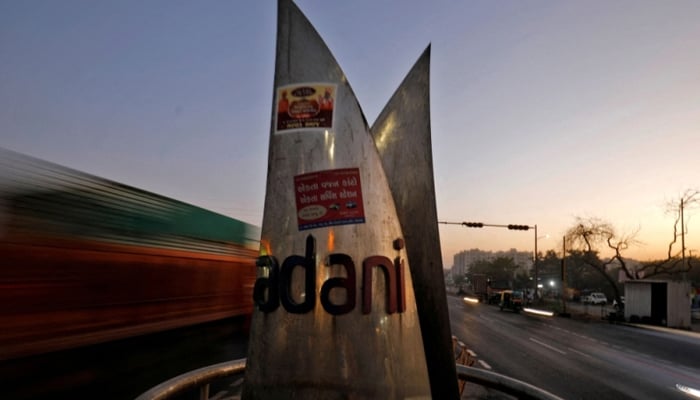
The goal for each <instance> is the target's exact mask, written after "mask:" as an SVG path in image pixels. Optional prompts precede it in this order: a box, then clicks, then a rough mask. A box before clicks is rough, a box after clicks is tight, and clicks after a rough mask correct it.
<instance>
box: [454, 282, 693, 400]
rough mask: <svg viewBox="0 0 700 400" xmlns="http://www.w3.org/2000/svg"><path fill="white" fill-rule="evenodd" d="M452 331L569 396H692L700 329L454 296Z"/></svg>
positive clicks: (499, 363)
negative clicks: (550, 312)
mask: <svg viewBox="0 0 700 400" xmlns="http://www.w3.org/2000/svg"><path fill="white" fill-rule="evenodd" d="M448 305H449V308H450V321H451V325H452V332H453V334H454V335H455V336H457V337H458V338H459V339H460V340H461V341H462V342H464V343H465V344H466V345H467V347H468V348H470V349H471V350H472V351H474V352H475V353H476V354H477V358H478V363H477V365H476V366H477V367H480V368H486V369H492V370H493V371H494V372H497V373H500V374H504V375H507V376H510V377H513V378H516V379H519V380H521V381H524V382H527V383H530V384H533V385H535V386H538V387H541V388H543V389H545V390H547V391H549V392H551V393H553V394H556V395H558V396H560V397H562V398H565V399H686V400H687V399H689V398H692V397H689V396H688V394H686V393H683V392H681V391H680V390H679V389H678V388H677V386H676V385H677V384H678V385H683V386H686V387H691V388H695V389H700V335H699V334H698V333H691V332H685V331H671V330H666V329H658V330H653V329H641V328H638V327H632V326H626V325H619V324H610V323H607V322H603V321H601V320H600V319H596V318H592V319H591V318H589V319H577V318H573V319H567V318H549V317H542V316H534V315H531V314H526V313H513V312H508V311H499V309H498V307H495V306H489V305H485V304H465V303H464V302H463V301H462V299H461V298H460V297H454V296H448Z"/></svg>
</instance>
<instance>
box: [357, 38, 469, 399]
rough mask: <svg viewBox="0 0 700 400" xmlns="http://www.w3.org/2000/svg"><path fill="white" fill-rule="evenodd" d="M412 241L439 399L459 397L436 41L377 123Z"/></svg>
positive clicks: (374, 129)
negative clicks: (437, 136) (440, 216)
mask: <svg viewBox="0 0 700 400" xmlns="http://www.w3.org/2000/svg"><path fill="white" fill-rule="evenodd" d="M371 132H372V136H373V137H374V141H375V144H376V146H377V149H378V151H379V155H380V157H381V159H382V165H383V166H384V171H385V172H386V175H387V179H388V181H389V187H390V188H391V193H392V195H393V197H394V202H395V204H396V210H397V212H398V215H399V220H400V221H401V228H402V230H403V232H404V238H405V240H406V250H407V252H408V261H409V264H410V266H411V275H412V277H413V288H414V291H415V295H416V304H417V307H418V316H419V319H420V325H421V331H422V336H423V346H424V348H425V355H426V361H427V363H428V373H429V376H430V387H431V391H432V396H433V398H435V399H449V398H452V399H457V398H459V387H458V385H457V371H456V368H455V361H454V354H453V350H452V335H451V329H450V320H449V313H448V310H447V293H446V291H445V279H444V273H443V270H442V261H441V255H440V236H439V231H438V224H437V210H436V205H435V184H434V177H433V158H432V146H431V132H430V46H428V47H427V48H426V49H425V51H424V52H423V54H422V55H421V56H420V57H419V59H418V61H416V63H415V64H414V66H413V68H412V69H411V71H410V72H409V73H408V75H407V76H406V78H404V80H403V82H402V83H401V85H399V87H398V89H397V90H396V92H395V93H394V95H393V96H392V97H391V100H389V102H388V103H387V105H386V107H384V110H382V112H381V114H380V115H379V117H378V118H377V120H376V121H375V122H374V124H373V125H372V128H371Z"/></svg>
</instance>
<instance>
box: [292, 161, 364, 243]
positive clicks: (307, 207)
mask: <svg viewBox="0 0 700 400" xmlns="http://www.w3.org/2000/svg"><path fill="white" fill-rule="evenodd" d="M294 192H295V197H296V206H297V223H298V225H299V230H300V231H303V230H306V229H313V228H321V227H325V226H335V225H348V224H362V223H364V222H365V210H364V206H363V203H362V185H361V184H360V170H359V168H345V169H332V170H327V171H317V172H311V173H308V174H304V175H298V176H295V177H294Z"/></svg>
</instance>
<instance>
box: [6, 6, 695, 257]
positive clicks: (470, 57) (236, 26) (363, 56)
mask: <svg viewBox="0 0 700 400" xmlns="http://www.w3.org/2000/svg"><path fill="white" fill-rule="evenodd" d="M296 4H297V5H298V6H299V8H300V9H301V10H302V12H304V13H305V15H306V16H307V17H308V18H309V20H310V21H311V23H312V24H313V25H314V26H315V27H316V29H317V30H318V32H319V34H320V35H321V36H322V37H323V39H324V40H325V41H326V43H327V45H328V46H329V48H330V50H331V52H332V53H333V54H334V55H335V57H336V59H337V60H338V62H339V64H340V66H341V68H342V69H343V71H344V72H345V74H346V76H347V78H348V81H349V83H350V85H351V86H352V88H353V90H354V92H355V93H356V95H357V97H358V99H359V102H360V105H361V107H362V109H363V111H364V113H365V116H366V118H367V121H368V122H369V123H370V125H371V123H372V122H373V121H374V120H375V119H376V117H377V116H378V114H379V113H380V111H381V110H382V108H383V107H384V105H385V104H386V102H387V101H388V100H389V98H390V97H391V95H392V94H393V92H394V91H395V90H396V88H397V87H398V85H399V83H400V82H401V81H402V79H403V78H404V76H405V75H406V73H407V72H408V71H409V69H410V68H411V66H412V65H413V63H414V62H415V61H416V59H417V58H418V56H419V55H420V54H421V53H422V51H423V50H424V49H425V47H426V46H428V45H429V44H432V49H431V93H430V96H431V125H432V141H433V159H434V167H435V185H436V196H437V211H438V218H439V220H441V221H452V222H461V221H474V222H484V223H489V224H526V225H535V224H537V226H538V233H539V235H540V236H545V235H549V237H548V238H544V237H542V238H540V240H539V241H538V246H539V250H541V251H546V250H547V249H555V250H557V251H561V249H560V247H561V244H562V240H561V237H562V235H563V234H564V232H565V231H566V229H567V228H569V227H571V226H572V225H573V224H574V223H575V221H576V217H584V218H587V217H597V218H601V219H603V220H606V221H608V222H610V223H611V224H613V225H614V226H615V227H616V228H618V230H619V231H620V232H621V233H625V232H632V231H637V230H638V234H637V239H638V240H639V241H641V242H642V243H641V244H640V245H638V246H635V247H634V248H632V249H630V250H629V251H628V252H627V255H628V256H630V257H635V258H639V259H642V260H644V259H649V258H663V257H665V253H666V249H667V246H668V242H669V241H670V240H671V239H672V234H673V220H674V218H673V215H670V214H668V213H667V212H666V203H667V202H668V201H670V200H673V199H678V198H679V196H680V195H681V194H682V193H683V192H684V191H686V190H687V189H700V1H697V0H689V1H674V0H672V1H644V0H635V1H624V0H619V1H530V0H525V1H507V0H503V1H490V0H486V1H442V0H440V1H398V0H396V1H388V0H382V1H376V0H366V1H365V0H362V1H344V2H341V1H320V0H298V1H296ZM276 14H277V2H276V1H274V0H270V1H165V0H162V1H161V0H157V1H156V0H154V1H146V2H144V1H112V2H106V1H97V2H96V1H88V0H85V1H76V0H63V1H48V0H47V1H23V0H4V1H2V2H0V147H3V148H6V149H11V150H15V151H17V152H20V153H24V154H27V155H31V156H34V157H38V158H41V159H44V160H48V161H51V162H54V163H58V164H60V165H64V166H67V167H71V168H74V169H77V170H80V171H84V172H88V173H91V174H95V175H98V176H100V177H104V178H107V179H111V180H115V181H118V182H121V183H125V184H128V185H132V186H135V187H138V188H141V189H145V190H148V191H152V192H155V193H158V194H162V195H165V196H168V197H172V198H175V199H178V200H182V201H185V202H188V203H191V204H195V205H198V206H201V207H204V208H207V209H210V210H213V211H216V212H219V213H222V214H225V215H228V216H231V217H234V218H237V219H241V220H243V221H246V222H249V223H252V224H255V225H258V226H259V225H260V224H261V223H262V215H263V201H264V197H265V179H266V173H267V171H266V169H267V151H268V142H269V134H270V121H269V118H270V114H271V106H272V95H273V78H274V76H273V74H274V61H275V60H274V55H275V32H276V21H277V15H276ZM699 213H700V210H688V213H687V215H688V216H689V218H690V220H689V233H688V236H687V238H686V247H687V248H688V249H689V250H691V251H692V252H693V254H697V253H698V252H700V214H699ZM440 240H441V243H442V250H443V263H444V267H445V268H449V267H451V266H452V261H453V258H452V257H453V255H454V254H455V253H457V252H459V251H461V250H467V249H472V248H479V249H483V250H508V249H510V248H517V249H518V250H523V251H532V250H533V244H534V233H533V232H531V231H528V232H523V231H509V230H506V229H500V228H483V229H470V228H464V227H461V226H458V225H440Z"/></svg>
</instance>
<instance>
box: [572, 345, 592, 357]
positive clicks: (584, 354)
mask: <svg viewBox="0 0 700 400" xmlns="http://www.w3.org/2000/svg"><path fill="white" fill-rule="evenodd" d="M567 349H569V351H573V352H574V353H576V354H580V355H582V356H584V357H588V358H593V356H592V355H590V354H587V353H584V352H582V351H578V350H576V349H572V348H571V347H567Z"/></svg>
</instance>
